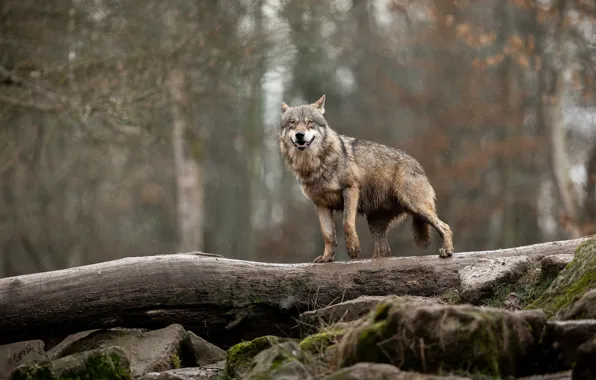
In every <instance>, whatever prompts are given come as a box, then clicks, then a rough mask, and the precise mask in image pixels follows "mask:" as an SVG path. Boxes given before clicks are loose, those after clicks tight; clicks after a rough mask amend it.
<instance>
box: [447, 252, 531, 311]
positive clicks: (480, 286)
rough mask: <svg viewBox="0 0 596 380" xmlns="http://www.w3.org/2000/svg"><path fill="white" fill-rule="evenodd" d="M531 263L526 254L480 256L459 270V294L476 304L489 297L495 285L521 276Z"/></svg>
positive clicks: (515, 279)
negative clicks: (491, 257)
mask: <svg viewBox="0 0 596 380" xmlns="http://www.w3.org/2000/svg"><path fill="white" fill-rule="evenodd" d="M531 263H532V262H531V260H530V259H529V258H528V257H527V256H509V257H499V258H494V259H489V258H480V259H478V261H477V262H476V263H474V264H472V265H467V266H465V267H463V268H462V269H460V270H459V272H458V273H459V278H460V287H461V290H460V293H459V296H460V298H461V300H462V301H463V302H468V303H472V304H478V303H480V301H481V300H482V299H484V298H487V297H490V296H491V295H492V293H493V289H494V288H495V287H496V286H497V285H500V284H503V283H513V282H515V281H517V280H518V279H519V278H521V277H522V276H523V275H524V274H525V273H526V272H527V271H528V270H529V269H530V266H531Z"/></svg>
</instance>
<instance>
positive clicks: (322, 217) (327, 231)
mask: <svg viewBox="0 0 596 380" xmlns="http://www.w3.org/2000/svg"><path fill="white" fill-rule="evenodd" d="M315 211H316V213H317V216H318V217H319V221H320V222H321V233H322V234H323V241H324V242H325V253H323V256H318V257H317V258H315V260H314V262H315V263H330V262H332V261H333V258H334V257H335V247H336V246H337V240H336V237H335V223H334V222H333V215H332V213H331V209H330V208H327V207H322V206H318V205H315Z"/></svg>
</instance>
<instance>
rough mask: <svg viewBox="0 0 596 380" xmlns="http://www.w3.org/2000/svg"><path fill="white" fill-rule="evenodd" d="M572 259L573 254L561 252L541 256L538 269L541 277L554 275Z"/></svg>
mask: <svg viewBox="0 0 596 380" xmlns="http://www.w3.org/2000/svg"><path fill="white" fill-rule="evenodd" d="M571 260H573V254H570V253H563V254H559V255H549V256H545V257H543V258H542V261H541V262H540V271H541V272H542V273H541V275H542V277H543V278H548V277H555V276H557V275H558V274H559V272H561V271H562V270H563V269H565V267H566V266H567V264H569V263H570V262H571Z"/></svg>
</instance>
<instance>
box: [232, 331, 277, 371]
mask: <svg viewBox="0 0 596 380" xmlns="http://www.w3.org/2000/svg"><path fill="white" fill-rule="evenodd" d="M285 341H287V339H285V338H280V337H277V336H273V335H266V336H262V337H259V338H256V339H253V340H251V341H249V342H240V343H238V344H236V345H234V346H232V347H230V348H229V349H228V351H227V353H226V356H227V357H226V374H227V376H230V377H239V376H240V375H242V374H243V373H244V372H246V371H247V370H248V369H249V368H250V366H251V362H252V359H253V358H254V357H255V356H256V355H257V354H258V353H260V352H261V351H263V350H266V349H267V348H269V347H271V346H274V345H276V344H278V343H282V342H285Z"/></svg>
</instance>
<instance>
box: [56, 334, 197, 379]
mask: <svg viewBox="0 0 596 380" xmlns="http://www.w3.org/2000/svg"><path fill="white" fill-rule="evenodd" d="M185 337H186V330H184V328H183V327H182V326H181V325H178V324H172V325H170V326H168V327H165V328H163V329H159V330H152V331H142V330H141V331H139V330H131V329H126V330H122V329H119V330H114V329H111V330H98V331H95V332H92V333H91V334H89V335H87V336H86V337H84V338H81V339H79V340H76V341H74V342H72V343H71V344H70V345H68V346H67V347H65V348H64V349H63V350H62V351H61V354H60V357H63V356H65V355H71V354H74V353H77V352H84V351H87V350H93V349H99V348H105V347H109V346H118V347H120V348H122V349H123V350H124V351H125V352H126V353H127V354H128V357H129V358H130V369H131V373H132V375H133V376H134V377H137V376H141V375H143V374H145V373H147V372H161V371H165V370H168V369H175V368H180V366H181V364H182V363H181V357H184V356H185V355H187V354H186V353H184V352H182V349H183V348H184V345H183V344H182V343H183V341H184V339H185Z"/></svg>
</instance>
